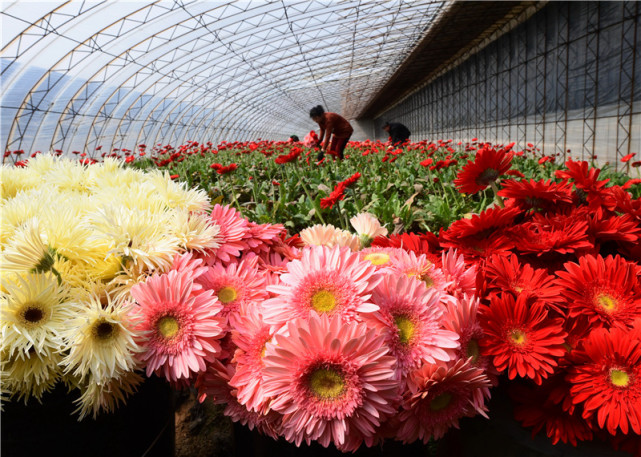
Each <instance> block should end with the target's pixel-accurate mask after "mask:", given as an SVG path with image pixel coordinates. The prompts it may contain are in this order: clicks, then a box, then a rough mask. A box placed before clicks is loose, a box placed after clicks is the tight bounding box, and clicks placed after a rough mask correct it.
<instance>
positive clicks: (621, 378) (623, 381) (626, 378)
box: [610, 368, 630, 387]
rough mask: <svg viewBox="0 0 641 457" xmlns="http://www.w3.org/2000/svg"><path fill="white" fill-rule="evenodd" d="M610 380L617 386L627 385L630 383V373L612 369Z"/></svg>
mask: <svg viewBox="0 0 641 457" xmlns="http://www.w3.org/2000/svg"><path fill="white" fill-rule="evenodd" d="M610 382H612V384H614V385H615V386H617V387H627V386H628V384H630V375H629V374H627V373H626V372H625V371H623V370H618V369H616V368H615V369H612V370H610Z"/></svg>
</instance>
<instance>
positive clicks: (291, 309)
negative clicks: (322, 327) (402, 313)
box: [263, 246, 381, 325]
mask: <svg viewBox="0 0 641 457" xmlns="http://www.w3.org/2000/svg"><path fill="white" fill-rule="evenodd" d="M375 271H376V267H374V265H372V264H371V263H370V262H369V261H366V260H365V261H364V260H361V259H360V256H359V254H358V253H357V252H351V251H350V250H349V249H348V248H339V247H334V248H328V247H325V246H311V247H308V248H305V249H304V250H303V256H302V258H301V259H300V260H292V261H291V262H289V263H288V264H287V273H284V274H281V275H280V280H281V284H279V285H273V286H268V287H267V290H268V291H269V292H271V293H273V294H274V295H275V297H274V298H270V299H268V300H266V301H264V302H263V316H264V318H265V322H267V323H269V324H273V325H282V324H283V323H285V322H287V321H288V320H290V319H292V318H295V317H307V316H308V315H309V313H310V311H312V310H313V311H316V312H318V313H323V314H324V313H327V314H340V315H341V316H342V318H343V319H344V320H354V319H355V320H360V318H361V314H362V313H371V312H374V311H377V310H378V306H377V305H375V304H374V303H372V301H371V293H372V290H373V289H374V287H376V285H377V284H378V283H379V281H380V279H381V277H380V276H379V275H377V274H375Z"/></svg>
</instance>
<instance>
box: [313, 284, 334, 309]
mask: <svg viewBox="0 0 641 457" xmlns="http://www.w3.org/2000/svg"><path fill="white" fill-rule="evenodd" d="M335 306H336V298H335V297H334V294H332V293H331V292H330V291H328V290H324V289H323V290H319V291H318V292H316V293H315V294H314V295H313V296H312V307H313V308H314V309H315V310H316V311H319V312H321V313H326V312H329V311H331V310H333V309H334V307H335Z"/></svg>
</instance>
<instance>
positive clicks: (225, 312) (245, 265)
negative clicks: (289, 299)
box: [196, 256, 267, 323]
mask: <svg viewBox="0 0 641 457" xmlns="http://www.w3.org/2000/svg"><path fill="white" fill-rule="evenodd" d="M196 282H197V283H199V284H201V285H202V286H203V287H204V288H205V289H206V290H210V291H212V292H213V293H214V295H215V296H217V297H218V302H219V303H220V304H221V305H222V307H223V308H222V310H221V312H220V317H221V318H224V319H225V320H226V321H227V322H228V323H229V321H230V320H231V321H233V320H234V319H235V318H236V317H238V313H237V311H238V307H239V306H240V305H241V304H246V305H248V304H254V305H256V304H258V303H259V302H260V301H262V300H264V299H266V298H267V291H266V290H265V275H264V274H262V273H260V272H259V271H258V257H256V256H254V257H246V258H244V259H243V260H241V261H240V262H238V263H236V262H232V263H230V264H228V265H227V266H223V264H221V263H220V262H216V263H215V264H214V265H213V266H211V267H209V269H208V270H207V272H206V273H205V274H203V275H202V276H200V277H199V278H198V279H196Z"/></svg>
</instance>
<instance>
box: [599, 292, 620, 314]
mask: <svg viewBox="0 0 641 457" xmlns="http://www.w3.org/2000/svg"><path fill="white" fill-rule="evenodd" d="M617 304H618V303H617V301H616V299H615V298H614V297H612V296H610V295H607V294H602V295H599V296H598V297H596V305H597V306H598V307H599V308H601V309H602V310H603V311H605V312H606V313H610V312H612V311H616V309H617Z"/></svg>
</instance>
